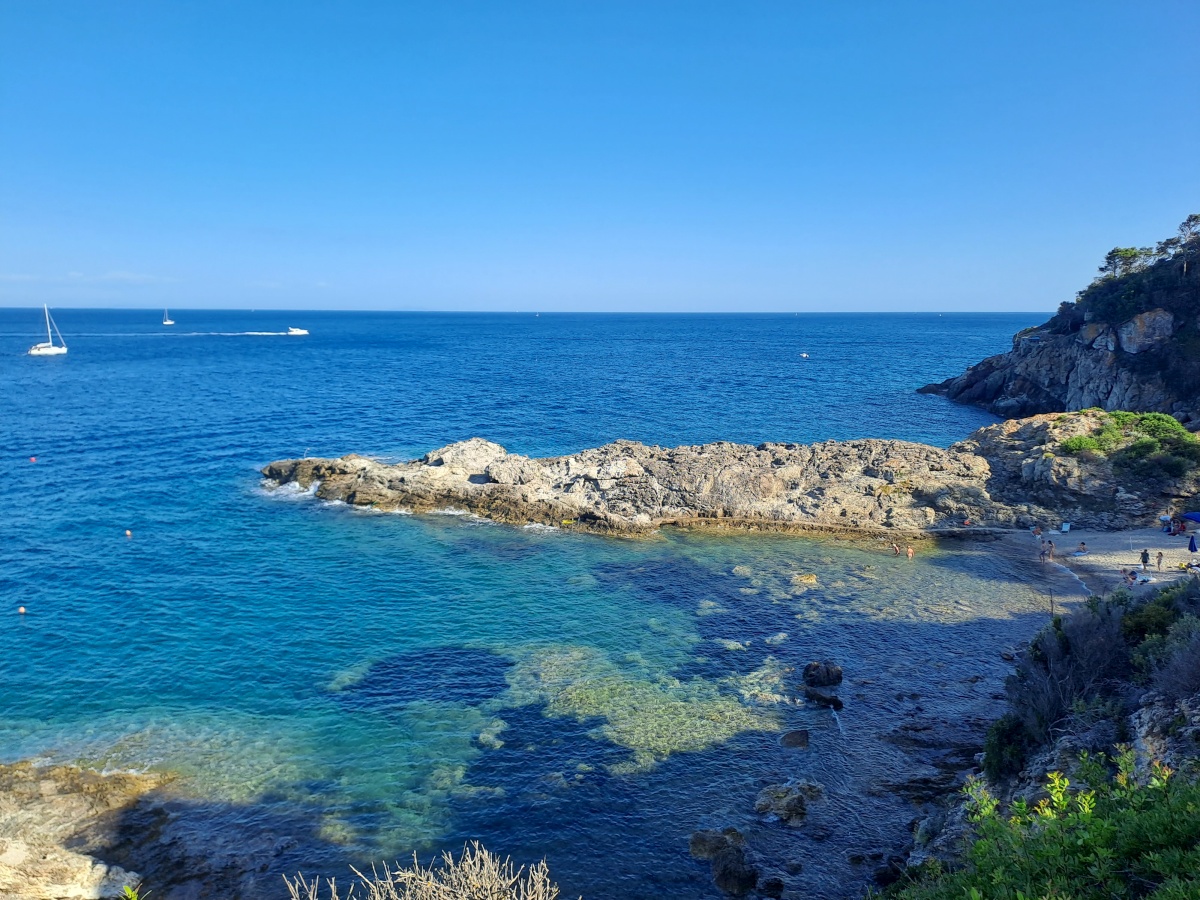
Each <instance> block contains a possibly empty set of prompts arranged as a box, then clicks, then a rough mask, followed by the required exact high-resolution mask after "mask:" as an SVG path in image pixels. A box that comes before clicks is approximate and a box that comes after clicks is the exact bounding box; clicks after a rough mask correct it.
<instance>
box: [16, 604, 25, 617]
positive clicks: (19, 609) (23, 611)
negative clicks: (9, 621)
mask: <svg viewBox="0 0 1200 900" xmlns="http://www.w3.org/2000/svg"><path fill="white" fill-rule="evenodd" d="M17 612H18V613H20V614H21V615H25V607H23V606H18V607H17Z"/></svg>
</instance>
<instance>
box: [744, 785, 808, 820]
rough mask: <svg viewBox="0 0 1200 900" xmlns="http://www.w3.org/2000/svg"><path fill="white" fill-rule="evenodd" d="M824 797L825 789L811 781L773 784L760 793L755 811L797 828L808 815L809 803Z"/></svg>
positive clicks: (755, 803)
mask: <svg viewBox="0 0 1200 900" xmlns="http://www.w3.org/2000/svg"><path fill="white" fill-rule="evenodd" d="M824 796H825V789H824V788H823V787H821V785H819V784H814V783H812V782H811V781H789V782H787V783H786V784H772V785H769V786H768V787H765V788H763V789H762V790H761V791H759V792H758V798H757V799H756V800H755V801H754V811H755V812H757V813H759V814H761V815H768V816H774V817H775V818H777V819H779V821H781V822H783V823H784V824H785V825H791V826H797V825H800V824H801V823H802V822H803V821H804V817H805V816H806V815H808V804H809V801H811V800H820V799H821V798H822V797H824Z"/></svg>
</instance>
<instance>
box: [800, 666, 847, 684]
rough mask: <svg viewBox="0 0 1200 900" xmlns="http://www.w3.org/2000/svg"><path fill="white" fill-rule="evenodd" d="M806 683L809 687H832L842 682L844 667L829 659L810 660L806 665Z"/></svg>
mask: <svg viewBox="0 0 1200 900" xmlns="http://www.w3.org/2000/svg"><path fill="white" fill-rule="evenodd" d="M804 683H805V684H807V685H808V686H809V687H832V686H833V685H835V684H841V683H842V667H841V666H839V665H838V664H837V663H832V662H830V661H829V660H824V661H822V662H810V663H809V664H808V665H807V666H805V667H804Z"/></svg>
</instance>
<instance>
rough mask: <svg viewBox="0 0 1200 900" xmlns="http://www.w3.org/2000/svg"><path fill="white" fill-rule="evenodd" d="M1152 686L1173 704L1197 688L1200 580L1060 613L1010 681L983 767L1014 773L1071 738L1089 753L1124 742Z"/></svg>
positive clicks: (996, 776) (996, 773) (993, 773)
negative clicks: (1137, 704)
mask: <svg viewBox="0 0 1200 900" xmlns="http://www.w3.org/2000/svg"><path fill="white" fill-rule="evenodd" d="M1148 688H1153V689H1155V690H1157V691H1159V692H1160V693H1161V694H1163V695H1164V696H1165V697H1166V698H1167V699H1168V700H1179V699H1182V698H1183V697H1186V696H1188V695H1190V694H1194V693H1196V692H1197V691H1200V581H1197V579H1195V578H1192V579H1187V580H1185V581H1182V582H1178V583H1176V584H1173V585H1171V586H1169V587H1165V588H1162V589H1160V590H1158V591H1156V592H1154V593H1153V594H1150V595H1149V596H1145V597H1134V596H1133V595H1132V594H1130V593H1128V592H1127V591H1124V590H1121V591H1116V592H1114V593H1113V594H1112V595H1111V596H1110V597H1108V598H1103V599H1102V598H1096V597H1093V598H1092V599H1091V600H1090V601H1089V602H1088V604H1087V606H1086V608H1084V609H1081V610H1079V611H1078V612H1076V613H1074V614H1073V615H1070V616H1058V617H1056V618H1055V619H1054V620H1053V621H1052V622H1051V623H1050V625H1048V626H1047V627H1046V628H1045V629H1043V630H1042V631H1041V632H1040V633H1039V634H1038V635H1037V637H1035V638H1034V640H1033V641H1032V642H1031V644H1030V646H1029V649H1028V651H1027V652H1026V653H1025V654H1024V655H1023V656H1022V657H1021V659H1020V660H1019V661H1018V663H1017V668H1016V671H1015V673H1014V674H1013V675H1012V676H1010V677H1009V679H1008V682H1007V684H1006V693H1007V695H1008V705H1009V710H1008V712H1007V713H1005V715H1004V716H1003V717H1002V718H1001V719H999V720H998V721H997V722H996V723H995V724H994V725H993V726H992V729H991V731H990V732H989V734H988V739H987V743H986V745H985V748H984V749H985V755H984V771H985V772H986V774H987V775H988V777H989V778H991V779H993V780H1000V779H1003V778H1005V777H1007V776H1010V775H1014V774H1016V773H1017V772H1019V771H1020V770H1021V768H1022V767H1023V766H1024V765H1025V762H1026V760H1027V759H1028V757H1029V756H1030V754H1031V753H1033V752H1035V751H1036V750H1038V749H1039V748H1042V747H1045V746H1046V745H1047V744H1049V743H1050V742H1052V741H1054V740H1056V739H1058V738H1060V737H1062V736H1063V735H1067V734H1069V735H1071V736H1073V737H1074V738H1075V739H1076V741H1077V742H1078V743H1079V744H1080V745H1081V746H1083V748H1084V749H1088V750H1092V751H1093V752H1107V751H1110V750H1111V749H1112V748H1113V747H1114V746H1115V745H1116V744H1117V743H1118V742H1120V741H1124V740H1127V739H1128V738H1129V733H1128V725H1127V722H1128V714H1129V713H1130V712H1131V711H1132V709H1133V707H1134V705H1135V696H1136V695H1137V694H1140V693H1141V692H1142V691H1144V690H1146V689H1148Z"/></svg>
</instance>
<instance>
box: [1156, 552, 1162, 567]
mask: <svg viewBox="0 0 1200 900" xmlns="http://www.w3.org/2000/svg"><path fill="white" fill-rule="evenodd" d="M1162 561H1163V552H1162V551H1161V550H1159V551H1158V556H1156V557H1155V562H1157V563H1158V571H1160V572H1161V571H1162Z"/></svg>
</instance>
